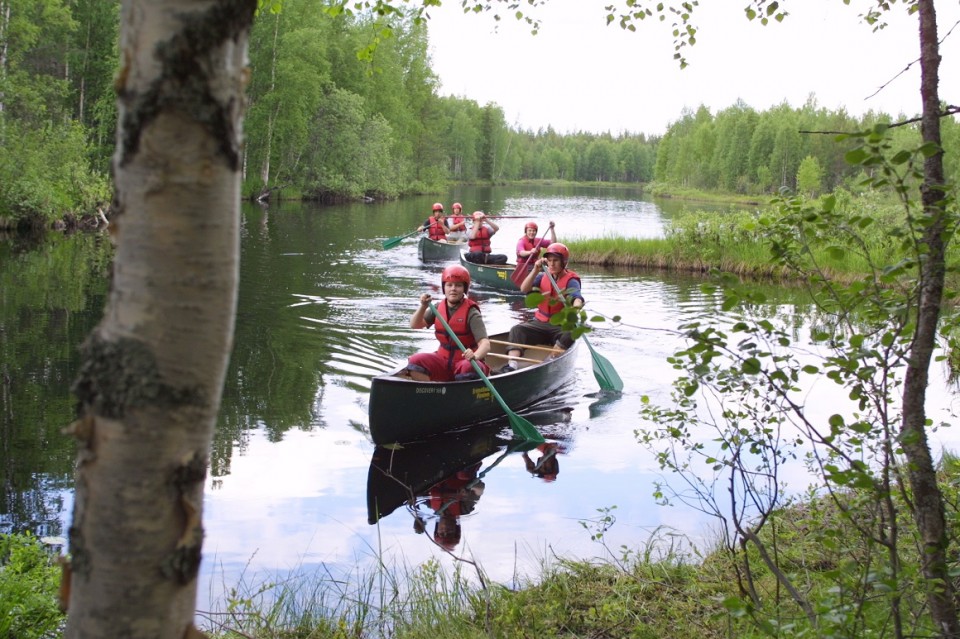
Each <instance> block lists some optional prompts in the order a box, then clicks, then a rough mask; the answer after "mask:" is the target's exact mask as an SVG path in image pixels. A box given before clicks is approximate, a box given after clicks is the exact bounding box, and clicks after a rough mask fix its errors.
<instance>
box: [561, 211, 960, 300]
mask: <svg viewBox="0 0 960 639" xmlns="http://www.w3.org/2000/svg"><path fill="white" fill-rule="evenodd" d="M819 215H820V214H819V213H816V205H815V203H810V204H809V205H808V208H806V209H797V210H794V211H786V212H785V211H782V210H779V211H778V210H775V209H773V208H772V207H769V206H768V207H766V208H764V209H757V208H744V209H736V208H733V207H732V208H731V209H729V210H727V211H721V212H717V211H700V210H694V211H690V212H685V213H682V214H679V215H677V216H675V217H673V218H670V219H669V220H667V222H666V223H665V230H664V236H663V237H661V238H643V239H638V238H631V237H623V236H608V237H603V238H591V239H586V240H570V241H568V242H567V246H568V248H570V250H571V253H572V255H573V256H574V257H573V258H572V261H573V263H574V264H590V265H595V266H608V267H632V268H638V269H655V270H669V271H677V272H687V273H709V272H713V271H715V270H716V271H722V272H725V273H732V274H734V275H737V276H740V277H744V278H753V279H759V280H769V281H784V282H786V281H809V280H810V278H811V274H812V273H816V276H817V277H819V278H823V279H827V280H831V281H836V282H841V283H850V282H854V281H859V280H861V279H863V278H864V277H866V276H870V275H873V276H879V275H880V273H881V271H882V269H883V267H884V266H885V265H888V264H895V263H898V262H900V261H901V260H903V259H904V258H905V257H907V255H906V254H905V252H904V245H903V244H902V243H901V242H900V241H899V240H897V239H896V238H898V237H907V236H908V235H909V232H908V231H907V229H906V228H905V227H904V220H905V216H904V214H903V211H902V208H901V207H900V206H899V205H898V204H897V203H896V202H892V201H888V200H884V199H882V198H878V197H875V196H867V197H861V198H850V197H847V198H845V201H844V203H843V208H842V210H839V211H837V210H834V211H831V212H830V215H829V216H822V217H818V216H819ZM774 247H777V249H776V254H774V252H772V251H773V250H774ZM958 260H960V253H958V249H957V248H956V245H951V246H950V247H949V249H948V261H949V262H950V263H956V262H957V261H958Z"/></svg>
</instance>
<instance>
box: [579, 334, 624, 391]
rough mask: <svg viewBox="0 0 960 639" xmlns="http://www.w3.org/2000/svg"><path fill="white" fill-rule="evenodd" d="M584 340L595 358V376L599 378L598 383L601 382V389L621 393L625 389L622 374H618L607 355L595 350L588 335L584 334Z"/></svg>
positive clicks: (591, 355)
mask: <svg viewBox="0 0 960 639" xmlns="http://www.w3.org/2000/svg"><path fill="white" fill-rule="evenodd" d="M583 342H584V343H585V344H586V345H587V348H589V349H590V357H591V358H592V359H593V376H594V377H595V378H596V379H597V383H598V384H600V388H601V390H606V391H613V392H616V393H619V392H621V391H622V390H623V381H622V380H621V379H620V375H618V374H617V369H615V368H614V367H613V364H611V363H610V362H609V361H608V360H607V358H606V357H604V356H603V355H601V354H600V353H598V352H597V351H595V350H593V344H591V343H590V340H588V339H587V336H586V335H584V336H583Z"/></svg>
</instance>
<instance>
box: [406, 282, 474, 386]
mask: <svg viewBox="0 0 960 639" xmlns="http://www.w3.org/2000/svg"><path fill="white" fill-rule="evenodd" d="M440 283H441V286H442V287H443V301H442V302H440V303H439V304H437V307H436V308H437V312H438V313H440V314H441V315H442V316H443V318H444V319H445V320H446V321H447V324H449V325H450V328H452V329H453V332H454V333H455V334H456V335H457V338H458V339H459V340H460V342H461V343H462V344H463V345H464V346H465V347H466V351H461V350H460V347H459V346H457V344H456V342H454V340H453V338H451V337H450V335H449V333H447V330H446V328H444V326H443V323H442V322H439V321H437V318H436V316H435V315H434V314H433V309H431V308H430V299H431V298H430V294H429V293H424V294H423V295H421V296H420V306H419V307H418V308H417V310H416V311H415V312H414V314H413V316H412V317H411V318H410V328H427V327H430V326H432V327H433V329H434V334H435V335H436V337H437V341H438V342H440V348H439V349H437V351H436V352H435V353H415V354H414V355H411V356H410V358H409V359H408V360H407V367H406V368H405V369H404V373H403V374H406V375H408V376H409V377H410V378H411V379H415V380H417V381H420V382H426V381H434V382H449V381H453V380H463V379H477V378H478V377H479V376H478V375H477V373H476V371H475V370H474V369H473V365H472V364H471V363H470V362H471V360H475V361H476V362H477V364H478V365H479V366H480V370H482V371H483V374H484V375H488V374H489V373H490V367H489V366H487V364H486V362H484V361H483V358H484V356H486V354H487V353H488V352H490V340H489V339H488V338H487V328H486V326H485V325H484V323H483V317H481V315H480V305H479V304H477V303H476V302H475V301H473V300H472V299H470V298H469V297H467V291H468V290H469V288H470V273H468V272H467V269H465V268H463V267H462V266H460V265H459V264H454V265H453V266H448V267H447V268H445V269H443V273H441V275H440Z"/></svg>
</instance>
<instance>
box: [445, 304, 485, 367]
mask: <svg viewBox="0 0 960 639" xmlns="http://www.w3.org/2000/svg"><path fill="white" fill-rule="evenodd" d="M474 307H476V309H477V310H480V305H479V304H477V303H476V302H474V301H473V300H472V299H470V298H469V297H465V298H463V302H461V303H460V306H458V307H457V310H456V311H454V313H453V317H448V315H447V300H443V301H442V302H440V303H439V304H438V305H437V312H438V313H440V316H441V317H443V319H445V320H447V324H449V325H450V328H452V329H453V332H454V333H456V335H457V338H459V340H460V343H461V344H463V346H464V348H471V349H475V348H476V347H477V338H475V337H474V336H473V333H471V332H470V323H469V322H467V315H468V314H469V313H470V309H471V308H474ZM433 330H434V332H435V333H436V335H437V341H438V342H440V348H442V349H446V350H448V351H450V356H451V358H452V360H453V361H457V360H458V359H460V358H462V357H463V352H462V351H461V350H460V347H459V346H457V344H456V342H454V341H453V340H452V339H451V338H450V334H449V333H447V329H445V328H444V327H443V323H442V322H441V321H440V320H434V322H433Z"/></svg>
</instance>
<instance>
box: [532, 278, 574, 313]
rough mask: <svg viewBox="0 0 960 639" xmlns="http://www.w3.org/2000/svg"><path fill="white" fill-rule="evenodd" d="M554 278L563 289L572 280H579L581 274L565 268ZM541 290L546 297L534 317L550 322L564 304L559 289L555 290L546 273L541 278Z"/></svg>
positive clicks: (558, 286)
mask: <svg viewBox="0 0 960 639" xmlns="http://www.w3.org/2000/svg"><path fill="white" fill-rule="evenodd" d="M554 279H555V280H556V281H557V288H559V289H560V290H561V291H562V290H563V289H565V288H567V284H568V283H569V282H570V280H577V281H578V282H579V281H580V276H579V275H577V274H576V273H574V272H573V271H568V270H567V269H564V270H563V273H561V274H560V277H558V278H554ZM540 292H541V293H543V294H544V295H545V296H546V297H545V298H544V300H543V301H542V302H540V305H539V306H537V312H536V313H534V314H533V317H534V318H535V319H538V320H540V321H541V322H549V321H550V316H551V315H554V314H555V313H559V312H560V310H561V309H563V306H564V304H563V302H562V301H561V300H560V298H559V297H558V296H557V291H556V290H554V288H553V284H551V283H550V278H548V277H547V274H546V273H544V274H543V277H541V278H540Z"/></svg>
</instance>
